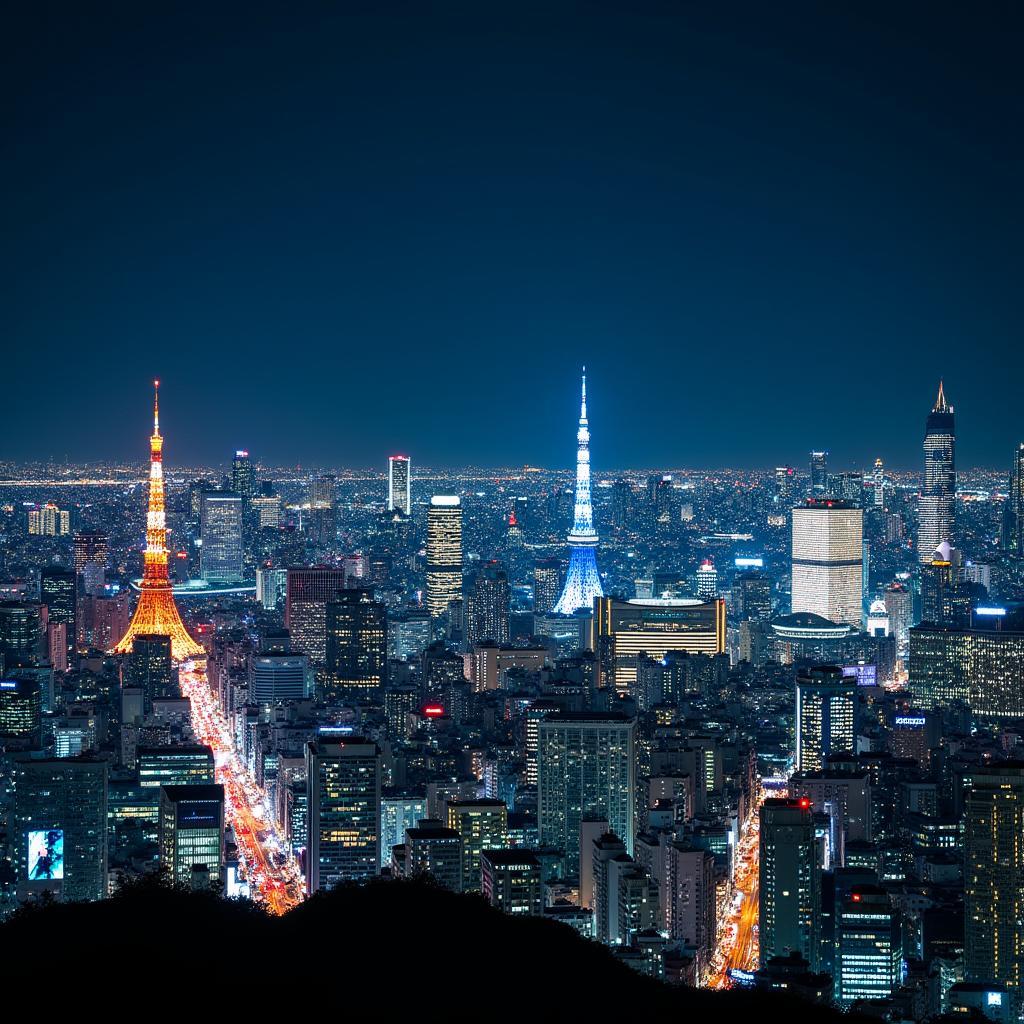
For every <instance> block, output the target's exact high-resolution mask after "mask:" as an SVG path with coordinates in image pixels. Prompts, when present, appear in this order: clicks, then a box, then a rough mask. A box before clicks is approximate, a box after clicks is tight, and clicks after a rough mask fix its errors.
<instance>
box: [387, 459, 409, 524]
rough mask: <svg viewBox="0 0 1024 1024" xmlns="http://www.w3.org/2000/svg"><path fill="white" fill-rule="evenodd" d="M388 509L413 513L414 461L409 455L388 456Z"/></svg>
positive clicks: (405, 513)
mask: <svg viewBox="0 0 1024 1024" xmlns="http://www.w3.org/2000/svg"><path fill="white" fill-rule="evenodd" d="M388 511H389V512H401V513H402V515H405V516H408V515H411V514H412V463H411V462H410V461H409V456H408V455H391V456H389V458H388Z"/></svg>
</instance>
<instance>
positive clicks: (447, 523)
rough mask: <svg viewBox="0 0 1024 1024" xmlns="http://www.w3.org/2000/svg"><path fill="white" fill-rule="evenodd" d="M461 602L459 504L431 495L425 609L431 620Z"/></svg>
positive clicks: (449, 498)
mask: <svg viewBox="0 0 1024 1024" xmlns="http://www.w3.org/2000/svg"><path fill="white" fill-rule="evenodd" d="M461 600H462V504H461V502H460V501H459V499H458V498H457V497H453V496H448V495H434V497H432V498H431V499H430V509H429V510H428V512H427V608H428V610H429V611H430V614H431V616H432V617H433V618H435V619H437V618H440V617H441V616H442V615H445V614H447V612H448V605H450V604H451V603H452V601H461Z"/></svg>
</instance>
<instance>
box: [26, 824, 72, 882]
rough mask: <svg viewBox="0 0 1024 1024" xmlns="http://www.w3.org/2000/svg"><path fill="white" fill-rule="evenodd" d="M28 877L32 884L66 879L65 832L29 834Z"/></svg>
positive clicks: (47, 830)
mask: <svg viewBox="0 0 1024 1024" xmlns="http://www.w3.org/2000/svg"><path fill="white" fill-rule="evenodd" d="M28 877H29V880H30V881H32V882H41V881H58V880H60V879H62V878H63V877H64V830H63V829H61V828H48V829H39V830H36V831H32V832H29V834H28Z"/></svg>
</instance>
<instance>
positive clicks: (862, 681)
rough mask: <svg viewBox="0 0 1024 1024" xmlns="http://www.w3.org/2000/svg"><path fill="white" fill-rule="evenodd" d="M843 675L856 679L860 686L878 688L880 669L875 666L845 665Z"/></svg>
mask: <svg viewBox="0 0 1024 1024" xmlns="http://www.w3.org/2000/svg"><path fill="white" fill-rule="evenodd" d="M843 675H844V676H846V677H847V678H848V679H849V678H853V677H856V679H857V685H858V686H877V685H878V668H877V666H875V665H844V666H843Z"/></svg>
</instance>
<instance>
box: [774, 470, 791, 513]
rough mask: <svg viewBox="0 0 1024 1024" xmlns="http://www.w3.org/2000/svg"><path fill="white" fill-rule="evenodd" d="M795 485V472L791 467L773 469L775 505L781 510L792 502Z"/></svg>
mask: <svg viewBox="0 0 1024 1024" xmlns="http://www.w3.org/2000/svg"><path fill="white" fill-rule="evenodd" d="M795 483H796V470H795V469H794V468H793V467H792V466H776V467H775V503H776V505H779V506H781V507H782V508H787V507H789V505H790V504H792V501H793V486H794V484H795Z"/></svg>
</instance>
